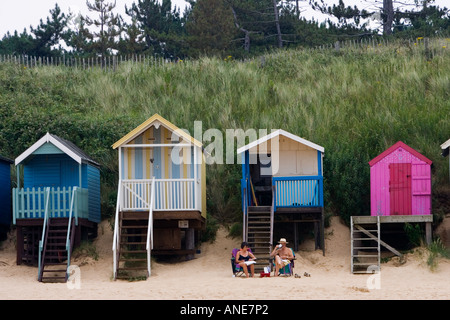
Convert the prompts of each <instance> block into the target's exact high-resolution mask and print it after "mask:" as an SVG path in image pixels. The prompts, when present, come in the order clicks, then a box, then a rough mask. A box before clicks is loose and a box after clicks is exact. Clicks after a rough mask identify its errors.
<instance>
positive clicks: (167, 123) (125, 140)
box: [112, 113, 202, 149]
mask: <svg viewBox="0 0 450 320" xmlns="http://www.w3.org/2000/svg"><path fill="white" fill-rule="evenodd" d="M156 123H158V124H161V125H163V126H164V127H166V128H167V129H168V130H170V131H172V132H174V131H176V133H177V134H178V135H179V136H180V137H182V138H183V139H184V140H187V141H189V142H190V143H192V144H194V145H196V146H197V147H200V148H201V147H202V144H201V142H199V141H198V140H196V139H194V138H193V137H191V136H190V135H189V134H187V133H186V132H184V131H183V130H181V129H180V128H178V127H177V126H176V125H174V124H173V123H171V122H170V121H168V120H166V119H164V118H163V117H161V116H160V115H159V114H157V113H155V114H154V115H153V116H151V117H150V118H148V119H147V120H146V121H144V122H143V123H142V124H140V125H139V126H137V127H136V128H134V129H133V130H132V131H130V132H129V133H128V134H126V135H125V136H123V137H122V138H121V139H120V140H118V141H117V142H116V143H114V144H113V145H112V147H113V149H117V148H118V147H120V146H122V145H124V144H126V143H128V142H129V141H131V140H133V139H134V138H136V137H137V136H138V135H140V134H141V133H142V132H144V131H145V130H147V129H148V128H150V127H151V126H152V125H155V124H156Z"/></svg>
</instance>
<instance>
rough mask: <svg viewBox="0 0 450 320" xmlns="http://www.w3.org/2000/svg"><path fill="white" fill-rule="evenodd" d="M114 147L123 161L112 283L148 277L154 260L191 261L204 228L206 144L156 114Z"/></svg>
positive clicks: (118, 198)
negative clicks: (156, 257)
mask: <svg viewBox="0 0 450 320" xmlns="http://www.w3.org/2000/svg"><path fill="white" fill-rule="evenodd" d="M112 147H113V148H114V149H117V150H118V156H119V184H118V192H117V208H116V216H115V226H114V240H113V252H114V266H113V274H114V278H115V279H116V278H118V277H129V276H130V275H131V274H133V273H134V272H135V270H144V271H146V272H147V274H146V276H150V273H151V268H150V256H151V255H185V256H186V257H187V258H189V257H192V256H193V254H194V253H195V251H196V245H197V242H198V239H199V233H200V231H201V230H202V229H204V227H205V223H206V176H205V173H206V167H205V161H204V158H203V152H202V149H203V147H202V144H201V143H200V142H199V141H197V140H195V139H194V138H193V137H191V136H190V135H189V134H187V133H186V132H185V131H184V130H181V129H179V128H178V127H177V126H175V125H174V124H172V123H171V122H169V121H168V120H166V119H164V118H163V117H161V116H160V115H158V114H155V115H153V116H152V117H150V118H149V119H147V120H146V121H145V122H143V123H142V124H141V125H139V126H138V127H136V128H135V129H134V130H132V131H130V132H129V133H128V134H126V135H125V136H124V137H122V138H121V139H120V140H118V141H117V142H116V143H115V144H114V145H113V146H112ZM141 272H142V271H141Z"/></svg>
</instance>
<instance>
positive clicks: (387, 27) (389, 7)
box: [383, 0, 394, 35]
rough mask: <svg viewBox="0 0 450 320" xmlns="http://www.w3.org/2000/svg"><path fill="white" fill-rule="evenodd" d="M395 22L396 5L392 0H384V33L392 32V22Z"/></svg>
mask: <svg viewBox="0 0 450 320" xmlns="http://www.w3.org/2000/svg"><path fill="white" fill-rule="evenodd" d="M393 22H394V6H393V4H392V0H383V34H384V35H390V34H392V23H393Z"/></svg>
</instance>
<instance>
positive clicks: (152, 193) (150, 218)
mask: <svg viewBox="0 0 450 320" xmlns="http://www.w3.org/2000/svg"><path fill="white" fill-rule="evenodd" d="M154 186H155V178H153V179H152V184H151V189H150V196H149V198H150V206H149V210H148V227H147V245H146V250H147V275H148V276H149V277H150V275H151V268H150V267H151V259H150V252H151V250H152V249H153V203H154V199H155V188H154Z"/></svg>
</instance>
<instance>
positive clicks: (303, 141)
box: [237, 129, 325, 154]
mask: <svg viewBox="0 0 450 320" xmlns="http://www.w3.org/2000/svg"><path fill="white" fill-rule="evenodd" d="M280 135H282V136H285V137H287V138H289V139H292V140H294V141H297V142H299V143H301V144H304V145H306V146H308V147H311V148H313V149H316V150H318V151H320V152H324V151H325V149H324V148H323V147H321V146H319V145H317V144H315V143H313V142H311V141H308V140H306V139H303V138H300V137H299V136H296V135H294V134H292V133H289V132H287V131H284V130H282V129H278V130H276V131H273V132H272V133H270V134H268V135H266V136H264V137H261V138H259V139H258V140H255V141H253V142H250V143H249V144H247V145H245V146H243V147H241V148H239V149H238V150H237V153H238V154H240V153H242V152H244V151H247V150H249V149H251V148H253V147H255V146H257V145H259V144H261V143H263V142H266V141H268V140H270V139H273V138H275V137H278V136H280Z"/></svg>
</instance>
